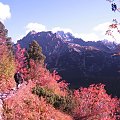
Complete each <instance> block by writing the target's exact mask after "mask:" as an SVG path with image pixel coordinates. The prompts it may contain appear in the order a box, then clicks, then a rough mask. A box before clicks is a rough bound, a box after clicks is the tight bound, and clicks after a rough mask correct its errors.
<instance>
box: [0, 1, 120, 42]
mask: <svg viewBox="0 0 120 120" xmlns="http://www.w3.org/2000/svg"><path fill="white" fill-rule="evenodd" d="M116 1H117V0H116ZM118 4H119V3H118ZM6 5H7V7H6ZM119 16H120V13H117V12H116V13H114V12H112V11H111V5H110V3H109V2H107V1H106V0H0V19H1V20H2V21H3V22H4V24H5V26H6V28H7V29H8V31H9V36H11V37H12V39H13V41H14V42H16V40H17V39H20V38H21V37H23V36H25V35H26V34H27V33H28V31H30V30H32V29H35V30H36V31H47V30H52V31H54V32H55V31H57V30H64V31H66V32H67V31H68V32H71V33H72V34H73V35H74V36H76V37H80V38H83V39H84V40H99V39H111V38H110V37H109V38H108V37H107V36H105V35H104V34H105V30H106V29H107V28H106V26H108V25H109V24H110V22H111V21H112V19H113V18H118V19H119Z"/></svg>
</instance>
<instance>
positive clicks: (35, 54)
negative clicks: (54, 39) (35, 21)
mask: <svg viewBox="0 0 120 120" xmlns="http://www.w3.org/2000/svg"><path fill="white" fill-rule="evenodd" d="M28 59H29V60H30V59H33V60H34V61H36V62H39V63H41V64H44V60H45V56H44V55H43V53H42V48H41V47H40V45H39V44H38V42H37V41H35V40H33V41H32V43H31V44H30V45H29V49H28Z"/></svg>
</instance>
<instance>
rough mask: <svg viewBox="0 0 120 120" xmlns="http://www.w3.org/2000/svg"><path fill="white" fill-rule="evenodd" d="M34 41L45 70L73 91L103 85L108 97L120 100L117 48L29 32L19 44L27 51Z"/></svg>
mask: <svg viewBox="0 0 120 120" xmlns="http://www.w3.org/2000/svg"><path fill="white" fill-rule="evenodd" d="M33 40H36V41H37V42H38V43H39V44H40V45H41V47H42V50H43V54H44V55H45V56H46V64H47V67H48V69H50V70H54V69H55V70H57V71H58V73H59V74H60V75H61V76H62V77H63V79H65V80H67V81H68V82H70V83H71V87H72V88H77V87H80V86H88V85H89V84H92V83H100V82H102V83H104V84H106V88H107V90H108V92H109V93H112V94H113V95H117V96H120V92H119V91H120V87H119V86H120V73H119V70H120V56H119V51H120V45H117V44H115V43H113V42H108V41H107V40H104V41H97V42H94V41H89V42H85V41H84V40H82V39H81V38H75V37H74V36H73V35H72V34H71V33H64V32H63V31H58V32H56V33H52V32H51V31H48V32H37V33H36V32H35V31H31V32H29V33H28V34H27V35H26V36H25V37H24V38H23V39H21V40H19V41H18V43H19V44H20V45H21V47H25V48H28V47H29V43H30V42H31V41H33Z"/></svg>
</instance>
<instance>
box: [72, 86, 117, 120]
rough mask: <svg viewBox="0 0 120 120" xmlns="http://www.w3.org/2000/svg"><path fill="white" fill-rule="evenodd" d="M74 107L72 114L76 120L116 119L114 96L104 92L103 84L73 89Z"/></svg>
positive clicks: (115, 100)
mask: <svg viewBox="0 0 120 120" xmlns="http://www.w3.org/2000/svg"><path fill="white" fill-rule="evenodd" d="M74 99H75V100H76V108H75V109H74V110H73V116H74V118H75V119H76V120H116V115H115V109H116V106H117V104H118V102H117V99H116V98H111V96H109V95H108V94H107V93H106V90H105V89H104V85H102V84H99V85H90V87H88V88H81V89H79V90H76V91H74Z"/></svg>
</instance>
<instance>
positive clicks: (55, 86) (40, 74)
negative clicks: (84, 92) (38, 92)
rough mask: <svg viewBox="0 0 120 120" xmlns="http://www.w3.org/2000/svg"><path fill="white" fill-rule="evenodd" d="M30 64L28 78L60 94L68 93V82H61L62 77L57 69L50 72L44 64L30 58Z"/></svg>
mask: <svg viewBox="0 0 120 120" xmlns="http://www.w3.org/2000/svg"><path fill="white" fill-rule="evenodd" d="M30 66H31V67H30V69H29V77H28V78H29V79H31V80H32V81H34V82H35V83H36V85H40V86H43V87H46V88H48V89H51V90H52V91H53V92H54V93H56V94H59V95H66V94H67V87H68V83H66V82H65V81H61V82H59V80H60V79H61V77H60V76H59V75H58V74H57V73H56V72H55V71H54V72H53V73H50V72H49V70H47V69H46V68H45V67H43V65H41V64H39V63H38V64H37V63H35V62H34V60H30Z"/></svg>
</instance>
